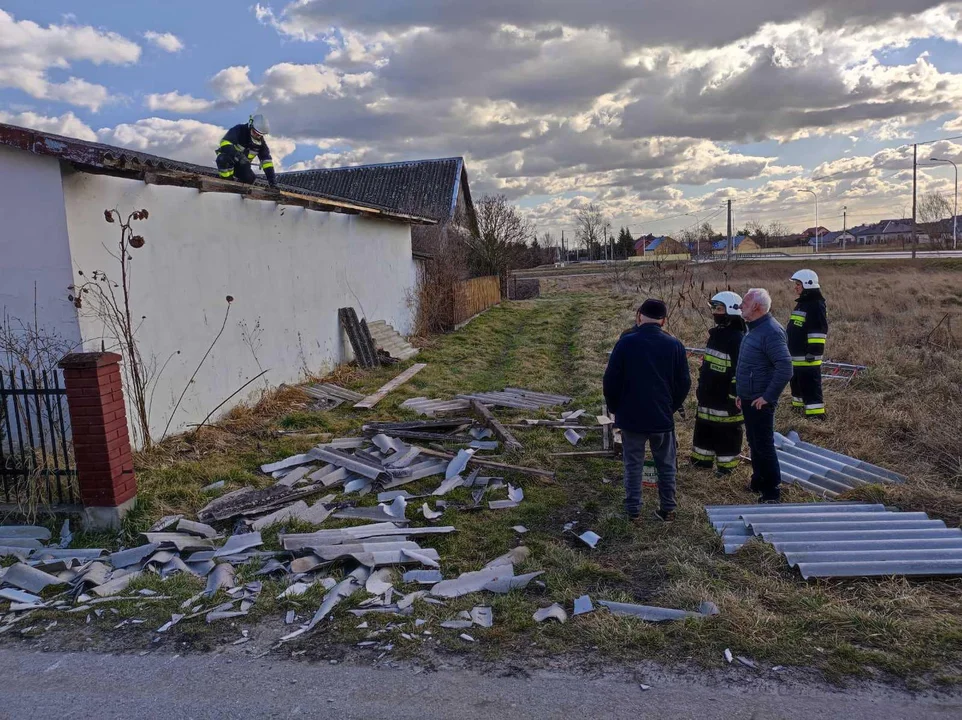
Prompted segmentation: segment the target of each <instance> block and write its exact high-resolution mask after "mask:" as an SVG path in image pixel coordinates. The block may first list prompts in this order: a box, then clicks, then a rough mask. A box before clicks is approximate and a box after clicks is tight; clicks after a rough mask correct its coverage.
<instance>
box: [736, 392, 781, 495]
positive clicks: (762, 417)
mask: <svg viewBox="0 0 962 720" xmlns="http://www.w3.org/2000/svg"><path fill="white" fill-rule="evenodd" d="M742 412H743V413H744V415H745V435H747V436H748V447H749V448H751V451H752V490H754V491H755V492H757V493H761V496H762V500H779V499H781V496H782V495H781V490H780V489H779V487H778V486H779V485H780V484H781V482H782V469H781V468H780V467H779V465H778V455H776V454H775V406H774V405H771V404H768V405H763V406H762V409H761V410H756V409H755V408H753V407H752V405H751V400H749V399H748V398H742Z"/></svg>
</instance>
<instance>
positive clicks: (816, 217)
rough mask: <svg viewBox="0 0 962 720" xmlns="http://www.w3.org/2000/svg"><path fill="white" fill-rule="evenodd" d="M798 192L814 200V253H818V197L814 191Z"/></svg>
mask: <svg viewBox="0 0 962 720" xmlns="http://www.w3.org/2000/svg"><path fill="white" fill-rule="evenodd" d="M799 192H807V193H811V195H812V197H813V198H815V252H818V195H816V194H815V191H814V190H799Z"/></svg>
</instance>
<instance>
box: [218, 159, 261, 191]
mask: <svg viewBox="0 0 962 720" xmlns="http://www.w3.org/2000/svg"><path fill="white" fill-rule="evenodd" d="M217 169H218V170H219V171H220V176H221V177H222V178H224V179H226V180H237V181H238V182H242V183H245V184H247V185H253V184H254V170H253V168H251V164H250V163H249V162H245V161H243V160H241V159H239V157H238V156H236V155H233V156H232V155H231V154H230V153H226V152H222V153H218V154H217Z"/></svg>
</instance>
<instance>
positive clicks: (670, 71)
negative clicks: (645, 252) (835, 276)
mask: <svg viewBox="0 0 962 720" xmlns="http://www.w3.org/2000/svg"><path fill="white" fill-rule="evenodd" d="M275 7H276V8H277V10H274V9H272V8H270V7H267V6H265V5H258V6H256V7H255V8H254V13H255V15H256V16H257V18H258V20H260V22H262V23H264V24H265V25H268V26H271V27H273V28H274V29H276V30H277V31H278V32H279V33H281V34H282V35H284V36H285V37H287V38H291V39H295V40H299V41H304V42H316V43H318V44H319V48H320V52H321V53H323V51H324V47H323V46H324V45H326V46H327V47H328V48H329V51H328V53H327V56H326V57H324V58H323V61H322V63H323V64H313V65H298V64H295V63H281V64H279V65H276V66H274V67H272V68H268V69H267V70H264V71H263V72H261V71H260V70H258V71H256V72H255V75H254V79H253V80H251V77H250V76H249V73H248V71H247V70H246V68H245V69H243V70H244V72H243V76H242V79H243V81H244V85H243V87H244V92H243V98H242V99H245V100H246V99H255V100H257V101H259V102H262V103H269V104H267V105H266V110H267V112H269V113H270V114H271V119H272V122H273V124H274V126H275V128H276V129H277V130H278V131H281V132H284V133H286V134H287V135H290V136H292V137H297V138H298V140H299V141H300V142H319V143H321V144H322V146H321V153H320V154H318V155H316V156H315V157H314V158H313V159H311V160H308V161H304V162H302V163H299V164H298V166H297V167H325V166H330V165H338V164H347V163H351V162H356V161H360V162H377V161H390V160H392V159H403V158H411V157H419V156H420V157H427V156H439V155H448V154H451V155H453V154H457V155H464V156H466V158H467V159H468V162H469V167H470V168H471V178H472V187H473V190H474V192H475V194H476V195H480V194H481V193H483V192H491V191H497V192H505V193H507V194H508V195H509V196H510V197H512V198H515V199H519V198H524V197H532V196H542V195H559V194H562V193H563V194H565V195H566V197H564V198H555V199H553V200H552V201H551V202H548V203H542V204H540V205H539V206H538V209H537V212H536V213H534V216H535V217H536V218H537V221H538V222H539V223H557V224H559V225H562V226H563V225H570V216H571V214H572V212H573V208H576V205H577V203H578V202H581V201H582V200H584V201H586V200H589V199H596V200H600V201H603V202H604V203H605V205H606V207H607V208H609V212H610V214H612V215H616V216H617V214H619V213H620V214H621V216H623V217H624V218H636V219H642V218H649V219H650V218H653V217H657V216H663V215H665V214H674V213H677V212H679V211H680V212H690V211H693V210H698V209H700V208H702V206H703V205H702V204H703V203H706V202H707V203H713V202H721V201H722V200H723V199H726V198H727V197H736V198H737V202H738V203H739V206H740V209H739V211H738V212H739V217H740V218H748V217H750V215H751V214H753V213H757V214H760V215H764V214H768V215H769V217H774V216H777V215H778V214H779V213H780V212H783V211H784V212H785V213H787V214H786V217H790V216H791V213H793V212H795V213H796V214H801V215H806V209H807V206H806V205H805V202H806V201H805V199H804V196H802V197H800V196H799V194H798V189H800V188H801V187H804V186H806V185H810V183H811V180H810V173H808V172H805V173H803V168H802V167H800V166H799V165H796V164H794V163H791V162H788V161H786V160H784V159H782V158H779V157H776V156H777V155H779V154H781V153H780V151H778V150H776V151H769V152H766V153H765V156H761V155H757V154H752V153H753V152H757V151H756V150H753V151H747V150H741V151H740V150H739V148H738V146H737V145H733V144H734V143H744V142H748V141H765V140H776V141H778V142H780V143H782V144H783V145H784V144H788V143H792V142H795V141H797V140H800V139H802V138H812V139H813V140H811V141H810V142H809V145H808V146H807V148H808V147H811V148H812V151H813V155H814V156H815V157H818V158H819V159H821V156H820V155H818V154H817V153H819V146H818V143H817V140H816V139H817V138H819V137H824V136H833V135H841V136H850V137H851V138H854V140H853V142H855V141H856V140H858V139H861V140H865V141H868V140H869V139H871V140H873V141H881V142H886V143H888V142H892V141H902V139H904V138H908V137H911V136H912V134H913V133H915V131H916V129H917V126H918V125H919V124H920V123H921V122H924V121H930V120H934V119H942V120H943V121H945V125H944V126H943V129H944V130H946V131H951V132H956V131H962V116H959V117H958V118H956V119H948V120H945V118H946V117H951V116H948V115H947V114H948V113H950V112H951V113H952V114H953V115H955V114H957V113H958V108H959V107H960V106H962V73H955V72H950V71H945V70H944V66H943V65H942V64H941V60H938V61H937V60H936V59H935V58H933V57H930V56H926V54H925V53H916V55H918V57H917V59H916V60H915V61H914V62H911V61H910V62H904V61H901V60H898V61H895V60H893V57H895V56H894V55H893V54H892V51H894V50H902V51H904V50H905V49H906V48H909V49H911V48H914V47H916V44H917V43H918V42H919V41H922V40H926V39H931V38H939V39H941V40H943V41H946V42H951V43H959V42H960V41H962V3H960V2H950V3H941V4H940V3H939V2H938V1H937V0H875V1H874V2H872V3H864V2H862V3H844V4H843V3H838V2H834V1H832V0H732V2H730V3H727V4H726V3H715V4H708V5H706V4H705V3H704V2H703V1H702V0H676V2H672V3H661V4H655V5H654V6H653V7H652V8H649V9H648V10H646V12H645V13H643V14H641V15H639V14H638V13H637V10H636V9H635V8H634V7H633V6H630V4H629V5H625V4H624V3H623V2H620V0H596V1H595V2H592V3H573V2H557V0H528V1H527V2H523V3H503V2H499V1H497V0H496V1H495V2H493V3H488V4H483V3H482V4H477V3H475V4H473V5H472V4H468V3H450V2H445V0H410V2H405V3H397V2H396V0H368V1H366V2H363V3H358V2H357V0H294V1H293V2H288V3H286V4H275ZM693 17H697V18H698V22H692V18H693ZM901 56H902V54H901V53H900V54H899V56H898V57H901ZM352 72H353V73H357V74H354V75H352V74H350V73H352ZM258 73H259V74H258ZM331 138H336V141H332V140H330V139H331ZM846 145H849V143H848V142H847V141H846ZM807 148H806V152H808V149H807ZM841 152H843V151H841V150H840V151H839V153H840V154H841ZM846 152H848V154H849V155H851V154H852V153H851V151H850V150H849V151H846ZM806 162H808V161H806ZM826 166H827V167H823V168H819V169H818V170H817V171H816V174H820V173H835V172H838V173H839V175H838V177H837V178H836V179H833V180H832V181H831V182H826V183H824V184H820V185H819V187H820V188H822V189H824V191H825V192H826V193H828V194H829V196H830V197H834V196H835V195H834V194H838V195H839V197H841V198H843V199H844V200H849V201H851V200H852V199H856V200H857V203H856V204H857V205H863V204H864V205H865V206H866V207H872V208H875V207H884V206H885V203H886V202H889V201H892V202H895V201H896V200H898V199H900V198H901V197H902V195H903V194H904V187H903V186H904V182H905V179H904V177H903V176H902V175H900V174H899V173H902V172H904V170H903V168H904V167H905V158H904V156H903V153H902V152H901V151H897V150H893V151H889V152H887V153H880V154H878V155H877V156H872V157H867V158H859V157H847V158H845V159H844V160H842V161H836V162H834V163H827V164H826ZM803 175H804V177H803ZM806 178H808V179H806ZM729 180H739V181H748V182H747V183H739V186H740V188H741V187H743V186H744V184H750V185H754V186H756V187H754V188H753V189H751V188H750V189H748V190H743V189H733V188H731V187H728V186H727V183H726V181H729ZM679 186H709V187H710V189H711V191H710V192H708V194H704V195H702V197H694V198H693V197H692V196H693V195H696V194H699V193H704V192H705V191H704V190H702V191H692V190H691V189H690V188H688V187H686V188H685V190H684V191H682V190H681V189H680V188H679ZM572 194H575V195H576V197H575V198H574V199H572V198H571V197H570V196H571V195H572ZM829 196H826V197H824V198H823V201H824V202H825V203H827V204H831V202H832V200H831V199H830V197H829ZM579 198H580V200H579ZM809 201H810V197H809ZM683 222H687V219H686V220H684V221H683ZM807 222H808V224H809V225H810V224H811V221H810V220H807Z"/></svg>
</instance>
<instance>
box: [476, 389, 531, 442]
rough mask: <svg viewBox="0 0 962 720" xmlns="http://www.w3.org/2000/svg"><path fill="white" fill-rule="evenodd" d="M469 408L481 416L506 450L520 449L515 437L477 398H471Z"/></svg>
mask: <svg viewBox="0 0 962 720" xmlns="http://www.w3.org/2000/svg"><path fill="white" fill-rule="evenodd" d="M471 408H472V409H473V410H474V411H475V412H476V413H477V414H478V415H480V416H481V418H482V419H483V420H484V423H485V425H487V426H488V427H489V428H491V431H492V432H493V433H494V434H495V435H497V436H498V439H500V440H501V442H503V443H504V446H505V447H506V448H507V449H508V450H520V449H521V443H519V442H518V440H517V438H515V436H514V435H512V434H511V431H510V430H508V429H507V428H506V427H505V426H504V425H502V424H501V423H500V422H498V419H497V418H496V417H495V416H494V415H492V414H491V411H490V410H488V409H487V408H486V407H485V406H484V405H483V404H482V403H480V402H478V401H477V400H472V401H471Z"/></svg>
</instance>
